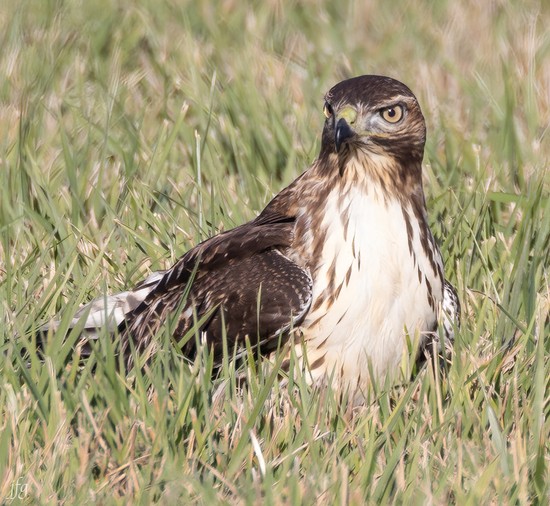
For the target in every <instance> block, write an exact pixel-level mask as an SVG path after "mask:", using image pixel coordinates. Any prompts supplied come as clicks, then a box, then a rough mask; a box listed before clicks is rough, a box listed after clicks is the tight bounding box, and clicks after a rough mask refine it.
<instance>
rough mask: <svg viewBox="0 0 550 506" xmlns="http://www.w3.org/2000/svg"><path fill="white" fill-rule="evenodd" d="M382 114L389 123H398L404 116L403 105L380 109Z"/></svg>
mask: <svg viewBox="0 0 550 506" xmlns="http://www.w3.org/2000/svg"><path fill="white" fill-rule="evenodd" d="M380 116H382V117H383V118H384V119H385V120H386V121H387V122H388V123H397V122H398V121H400V120H401V118H402V117H403V107H402V106H400V105H392V106H390V107H384V109H380Z"/></svg>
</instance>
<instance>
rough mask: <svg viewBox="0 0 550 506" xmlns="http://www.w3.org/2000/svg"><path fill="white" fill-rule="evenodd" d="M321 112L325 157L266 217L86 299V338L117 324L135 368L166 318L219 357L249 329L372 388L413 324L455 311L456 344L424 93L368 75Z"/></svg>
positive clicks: (317, 366) (339, 90)
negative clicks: (427, 187) (437, 236)
mask: <svg viewBox="0 0 550 506" xmlns="http://www.w3.org/2000/svg"><path fill="white" fill-rule="evenodd" d="M324 114H325V116H326V120H325V125H324V128H323V135H322V144H321V152H320V154H319V157H318V158H317V160H315V161H314V162H313V164H312V165H311V166H310V167H309V168H308V169H307V170H306V171H305V172H304V173H303V174H302V175H301V176H300V177H298V178H297V179H296V180H295V181H294V182H293V183H292V184H290V185H289V186H288V187H287V188H285V189H284V190H282V191H281V192H280V193H279V194H278V195H276V196H275V198H273V200H272V201H271V202H270V203H269V204H268V205H267V206H266V208H265V209H264V210H263V211H262V212H261V213H260V215H259V216H258V217H257V218H256V219H254V220H252V221H250V222H249V223H246V224H244V225H241V226H239V227H237V228H235V229H233V230H229V231H227V232H224V233H221V234H219V235H217V236H215V237H212V238H210V239H208V240H206V241H204V242H202V243H201V244H199V245H198V246H196V247H194V248H193V249H191V250H190V251H188V252H187V253H186V254H184V255H183V256H182V257H181V258H180V259H179V261H178V262H177V263H176V264H175V265H174V266H173V267H172V268H171V269H169V270H167V271H163V272H157V273H154V274H152V275H151V276H150V277H149V278H148V279H146V280H145V281H144V282H143V283H141V284H140V285H138V286H137V287H136V288H134V289H133V290H131V291H128V292H124V293H121V294H118V295H114V296H111V297H108V298H105V297H101V298H99V299H97V300H96V301H93V302H91V303H90V304H88V305H87V306H85V307H83V308H82V309H81V310H80V311H79V313H78V314H77V315H76V316H75V319H74V322H75V323H76V322H77V321H78V320H79V318H81V317H83V315H85V316H86V318H87V320H86V325H85V332H84V334H85V337H86V338H87V339H93V338H94V337H96V336H97V329H98V327H100V326H104V325H108V326H109V327H110V328H111V329H112V330H115V329H117V330H118V333H119V334H120V336H121V342H122V350H123V353H125V356H126V358H127V359H128V362H129V364H131V361H132V354H131V353H130V352H129V350H130V349H131V348H134V349H135V350H136V351H137V352H138V353H143V352H145V350H147V351H148V353H149V354H151V353H154V350H155V347H156V346H157V344H156V343H157V340H156V339H155V336H157V335H158V334H159V333H160V332H161V331H162V330H163V329H164V325H165V324H166V321H167V320H172V323H173V325H174V326H173V336H174V338H175V339H179V340H181V339H182V338H183V336H186V335H187V336H189V335H190V334H192V332H189V331H190V330H191V329H193V326H195V327H196V328H198V335H199V336H200V339H201V340H202V341H203V342H206V343H207V344H208V345H209V346H210V347H211V349H212V350H213V353H214V356H215V358H216V360H220V359H221V356H222V353H223V349H224V347H223V340H224V338H226V339H227V341H226V342H227V348H226V349H228V350H229V352H230V353H232V352H234V351H235V348H237V350H238V349H242V348H244V346H245V340H246V339H247V338H248V339H249V342H250V343H251V344H252V346H255V347H256V350H257V351H258V352H259V353H260V354H269V353H270V352H271V351H273V350H274V349H276V348H277V346H278V345H280V343H281V341H282V342H283V343H284V342H287V341H288V342H290V343H293V344H292V345H293V346H294V347H295V350H296V353H297V356H298V357H299V358H300V360H303V351H304V350H305V351H306V356H307V362H308V374H309V375H310V376H309V377H310V379H311V381H312V382H315V381H318V380H320V381H322V380H323V379H324V378H329V377H330V378H332V381H334V382H335V384H336V385H337V386H338V387H340V388H342V387H345V388H350V389H356V388H359V389H362V388H364V387H365V386H366V385H367V383H368V381H369V363H370V364H371V365H372V370H373V371H374V373H375V374H378V375H383V374H384V373H386V372H387V371H388V370H391V369H395V368H396V367H397V366H398V365H399V363H400V361H401V358H402V355H403V353H404V351H405V350H406V335H407V333H408V334H409V335H410V336H419V337H420V339H421V340H422V341H424V340H426V339H428V338H429V337H430V336H433V334H434V333H435V332H436V330H437V325H438V320H444V322H443V323H444V328H445V331H446V333H447V339H449V340H451V339H452V337H453V334H452V329H453V325H454V322H455V321H456V318H457V315H458V312H459V306H458V298H457V296H456V292H455V290H454V288H453V287H452V286H451V285H450V284H449V283H448V282H446V281H445V278H444V273H443V263H442V259H441V254H440V251H439V248H438V247H437V245H436V243H435V240H434V238H433V236H432V234H431V232H430V229H429V227H428V219H427V216H426V203H425V199H424V191H423V188H422V166H421V163H422V157H423V153H424V142H425V136H426V127H425V122H424V118H423V116H422V112H421V110H420V107H419V105H418V102H417V100H416V98H415V96H414V95H413V94H412V92H411V91H410V90H409V88H407V87H406V86H405V85H404V84H402V83H400V82H399V81H396V80H394V79H391V78H389V77H382V76H361V77H356V78H353V79H348V80H346V81H343V82H341V83H339V84H337V85H336V86H334V87H333V88H332V89H331V90H330V91H329V92H328V93H327V94H326V96H325V104H324ZM442 307H443V308H444V311H445V312H446V315H445V316H444V315H442V314H440V311H441V308H442ZM130 343H132V344H133V346H131V345H130ZM196 344H197V339H195V338H193V337H192V338H190V339H189V340H188V341H187V342H186V343H185V344H184V345H183V347H182V350H183V353H184V354H185V355H187V356H193V355H194V354H195V353H196Z"/></svg>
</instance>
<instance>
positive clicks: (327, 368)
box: [296, 188, 442, 389]
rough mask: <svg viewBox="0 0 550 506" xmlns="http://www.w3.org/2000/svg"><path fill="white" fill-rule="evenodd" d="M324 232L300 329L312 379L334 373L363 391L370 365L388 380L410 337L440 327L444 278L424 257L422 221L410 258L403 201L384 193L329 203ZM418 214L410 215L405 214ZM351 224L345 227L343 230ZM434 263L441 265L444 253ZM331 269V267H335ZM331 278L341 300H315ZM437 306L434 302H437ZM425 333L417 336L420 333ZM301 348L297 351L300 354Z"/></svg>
mask: <svg viewBox="0 0 550 506" xmlns="http://www.w3.org/2000/svg"><path fill="white" fill-rule="evenodd" d="M325 202H326V209H325V212H324V216H325V219H324V221H323V222H322V226H323V227H327V235H326V241H325V245H324V248H323V250H322V261H321V264H320V267H319V269H318V271H317V273H316V276H315V279H314V288H313V304H312V307H313V308H314V309H313V310H312V311H311V312H310V314H309V315H308V316H307V318H306V320H305V321H304V322H303V324H302V326H301V330H302V332H303V343H304V344H305V348H306V352H307V361H308V363H309V365H310V366H311V367H310V374H311V377H310V378H311V380H312V381H316V380H317V379H320V378H321V377H323V376H325V375H333V378H334V381H336V382H337V383H338V386H339V387H342V386H345V387H349V388H360V389H361V388H364V387H365V386H366V385H367V384H368V382H369V372H368V364H369V361H370V362H371V364H372V368H373V371H374V373H375V374H376V375H377V376H383V375H384V374H385V373H386V372H387V371H388V370H390V369H395V368H397V366H398V365H399V363H400V360H401V358H402V356H403V352H404V350H405V343H406V341H405V337H406V334H407V333H408V334H409V335H410V336H411V337H415V336H417V337H422V333H426V332H428V331H430V330H431V329H432V328H433V326H434V324H435V322H436V309H435V308H434V307H432V306H431V305H430V302H429V300H428V283H429V284H430V286H431V290H432V293H433V294H434V299H435V304H436V307H437V304H438V303H439V302H440V300H441V297H442V284H441V280H440V279H439V278H438V277H437V275H436V273H435V272H434V270H433V268H432V266H431V265H430V262H429V260H428V259H427V257H426V255H425V254H424V253H423V250H422V246H421V241H420V231H419V224H418V222H417V220H415V219H412V218H411V219H410V220H409V221H410V223H411V225H412V231H413V238H412V253H411V251H410V250H409V244H408V236H407V227H406V222H405V218H404V216H403V211H402V207H401V203H400V202H399V201H397V200H388V201H386V202H385V201H384V200H383V197H381V195H380V194H379V193H376V192H374V191H372V190H371V191H370V192H369V193H367V194H366V193H365V192H364V191H362V190H360V189H353V188H352V189H351V190H350V191H349V192H348V194H347V196H346V198H344V199H341V200H340V202H339V200H338V195H336V194H331V195H329V198H327V199H326V201H325ZM406 211H407V212H408V213H409V216H411V217H413V214H412V210H411V209H407V210H406ZM346 220H349V221H348V225H347V230H346V227H345V225H344V223H345V221H346ZM436 259H437V261H438V262H441V259H440V257H439V252H436ZM331 266H332V267H331ZM331 277H334V279H335V282H334V284H333V286H334V288H336V289H338V287H340V285H341V288H340V289H339V291H338V295H337V297H336V298H334V297H332V300H331V298H330V297H329V298H328V299H326V300H324V302H323V303H322V304H321V305H318V307H315V302H316V301H317V299H318V298H319V297H320V296H322V294H323V291H324V290H325V288H326V287H327V284H328V283H329V282H330V278H331ZM432 304H433V303H432ZM418 333H420V334H418ZM302 351H303V348H302V346H297V347H296V353H297V354H298V356H301V354H302Z"/></svg>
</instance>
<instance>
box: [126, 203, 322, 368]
mask: <svg viewBox="0 0 550 506" xmlns="http://www.w3.org/2000/svg"><path fill="white" fill-rule="evenodd" d="M293 230H294V220H293V218H289V217H286V216H283V215H281V214H278V213H265V212H264V213H262V214H261V215H260V216H259V217H258V218H256V220H254V221H252V222H250V223H247V224H245V225H242V226H240V227H237V228H235V229H233V230H230V231H228V232H225V233H222V234H220V235H218V236H215V237H213V238H211V239H208V240H206V241H205V242H203V243H201V244H199V245H198V246H196V247H195V248H193V249H192V250H190V251H189V252H187V253H186V254H185V255H184V256H183V257H182V258H181V259H180V260H179V261H178V262H177V263H176V264H175V265H174V267H173V268H172V269H170V270H168V271H166V273H165V274H164V276H163V278H162V279H161V280H160V282H159V283H158V285H157V286H156V288H155V289H154V290H153V291H152V292H151V293H150V294H149V295H148V296H147V298H146V299H145V300H144V301H143V302H142V303H141V304H140V305H139V306H138V307H137V308H136V309H135V310H134V311H133V312H132V313H130V314H129V315H127V317H126V321H125V322H124V323H123V324H122V325H121V327H120V330H121V333H122V339H123V347H124V349H125V354H126V356H127V358H128V360H129V362H130V363H131V357H130V354H129V350H130V346H129V340H132V342H133V344H134V347H135V348H136V349H137V350H138V351H143V350H145V349H146V348H148V347H149V345H150V344H151V343H152V342H153V343H154V339H152V338H153V336H154V335H155V334H156V333H157V332H158V331H159V330H160V328H161V327H162V325H163V324H164V323H165V322H166V321H167V319H169V318H171V317H173V315H174V314H178V315H179V316H177V322H176V324H175V331H174V337H175V338H176V339H181V338H182V337H183V336H185V335H186V334H187V333H188V332H189V330H190V329H192V328H193V325H194V324H195V323H196V322H200V325H199V326H198V327H199V328H198V330H199V332H200V336H201V337H204V338H206V341H207V342H208V343H209V345H210V346H211V348H212V349H213V351H214V354H215V357H216V358H217V359H219V358H220V357H221V353H222V351H223V336H224V332H225V335H226V338H227V344H228V347H229V349H230V350H231V351H233V348H234V347H235V346H237V348H238V347H240V346H243V345H244V343H245V338H246V337H247V336H248V338H249V339H250V342H251V343H252V345H255V344H258V346H257V348H258V349H259V351H261V352H264V351H267V350H270V349H273V348H274V347H276V346H277V343H278V342H279V335H280V334H282V335H283V338H284V337H285V336H286V335H287V333H288V332H287V331H288V330H289V329H290V328H291V327H292V326H296V325H299V324H300V323H301V321H302V319H303V318H304V316H305V314H306V313H307V310H308V309H309V305H310V304H311V296H312V280H311V277H310V275H309V273H308V272H307V271H306V270H304V269H303V268H301V267H299V266H298V265H297V264H296V263H294V262H293V261H291V260H290V259H289V258H287V257H286V256H284V254H283V253H282V251H284V250H285V248H287V247H288V246H289V245H290V243H291V241H292V234H293ZM153 347H154V345H153ZM182 349H183V352H184V353H185V354H186V355H187V356H190V357H192V356H193V355H194V354H195V352H196V341H195V339H190V340H189V341H188V342H187V343H186V344H185V345H184V346H183V348H182ZM150 351H153V350H150Z"/></svg>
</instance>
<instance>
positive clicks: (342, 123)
mask: <svg viewBox="0 0 550 506" xmlns="http://www.w3.org/2000/svg"><path fill="white" fill-rule="evenodd" d="M354 135H355V132H354V131H353V130H352V128H351V127H350V126H349V124H348V122H347V121H346V119H345V118H340V119H339V120H338V123H336V130H335V132H334V144H335V145H336V152H337V153H338V152H339V151H340V146H341V145H342V143H343V142H345V141H347V140H348V139H350V138H351V137H353V136H354Z"/></svg>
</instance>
